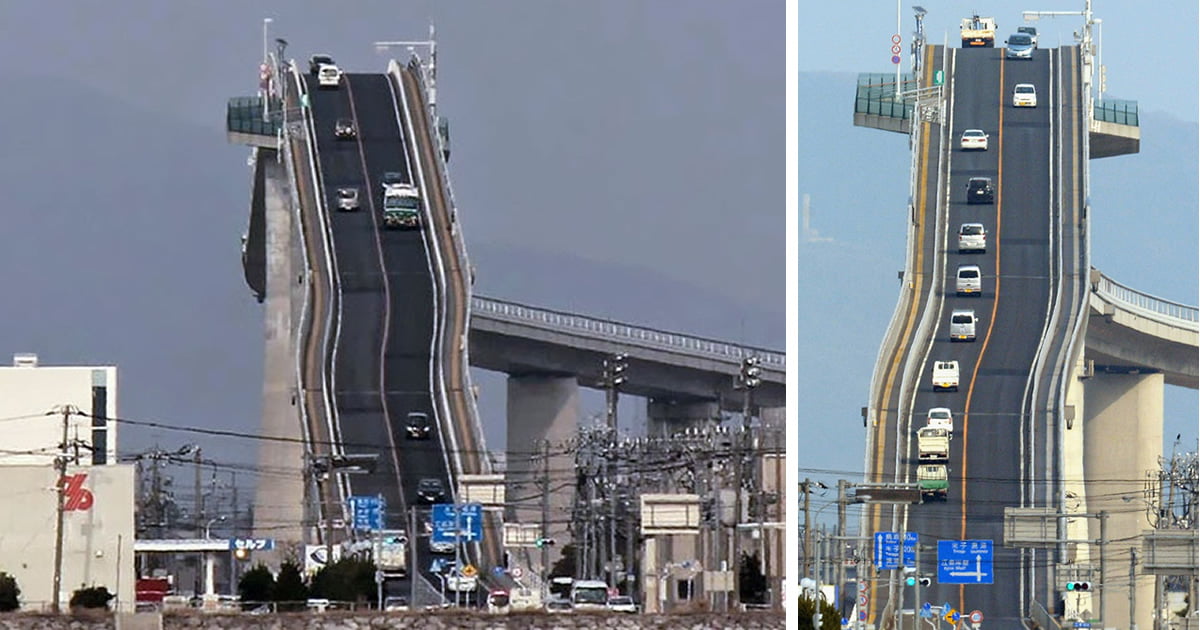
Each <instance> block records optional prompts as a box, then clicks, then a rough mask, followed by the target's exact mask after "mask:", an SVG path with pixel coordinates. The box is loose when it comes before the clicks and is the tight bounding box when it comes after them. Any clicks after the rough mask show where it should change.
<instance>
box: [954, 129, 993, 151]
mask: <svg viewBox="0 0 1200 630" xmlns="http://www.w3.org/2000/svg"><path fill="white" fill-rule="evenodd" d="M959 147H960V148H961V149H962V150H964V151H967V150H970V149H979V150H980V151H987V149H988V135H987V134H986V133H984V132H983V130H982V129H967V130H966V131H963V133H962V139H961V140H959Z"/></svg>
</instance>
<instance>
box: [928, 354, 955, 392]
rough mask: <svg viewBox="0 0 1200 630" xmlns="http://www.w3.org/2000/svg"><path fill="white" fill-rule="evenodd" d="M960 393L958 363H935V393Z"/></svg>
mask: <svg viewBox="0 0 1200 630" xmlns="http://www.w3.org/2000/svg"><path fill="white" fill-rule="evenodd" d="M944 389H948V390H950V391H955V392H956V391H958V361H934V362H933V391H935V392H936V391H941V390H944Z"/></svg>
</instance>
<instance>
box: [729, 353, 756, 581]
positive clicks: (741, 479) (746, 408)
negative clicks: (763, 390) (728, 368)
mask: <svg viewBox="0 0 1200 630" xmlns="http://www.w3.org/2000/svg"><path fill="white" fill-rule="evenodd" d="M758 364H759V359H758V357H756V356H748V357H746V358H744V359H742V368H741V371H740V372H739V373H738V375H737V382H736V385H735V386H736V388H737V389H741V390H742V430H741V432H739V434H738V436H737V442H736V443H737V449H736V451H737V452H736V454H735V463H734V468H733V471H734V478H735V481H734V491H735V492H736V493H737V494H736V495H735V496H736V499H737V508H736V513H735V514H734V517H733V584H734V591H735V593H736V595H737V598H738V599H737V601H738V602H739V603H740V602H741V596H742V593H741V588H742V579H741V574H742V537H741V534H740V532H739V531H738V527H737V526H738V525H739V524H740V523H741V522H742V503H743V498H742V495H743V491H744V486H745V485H746V479H745V475H746V473H745V464H746V439H747V438H748V436H749V433H750V394H751V392H752V391H753V390H754V388H755V387H758V385H759V384H760V383H761V382H762V379H761V378H760V376H759V375H760V374H761V373H762V369H761V368H759V367H758Z"/></svg>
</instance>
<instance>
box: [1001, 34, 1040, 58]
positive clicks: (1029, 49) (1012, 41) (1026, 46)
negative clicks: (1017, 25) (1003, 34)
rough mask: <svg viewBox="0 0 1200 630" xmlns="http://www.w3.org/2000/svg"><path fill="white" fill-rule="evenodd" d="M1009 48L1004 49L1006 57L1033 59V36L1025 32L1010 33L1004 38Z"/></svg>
mask: <svg viewBox="0 0 1200 630" xmlns="http://www.w3.org/2000/svg"><path fill="white" fill-rule="evenodd" d="M1004 43H1005V44H1007V45H1008V48H1007V49H1006V50H1005V51H1004V58H1005V59H1031V60H1032V59H1033V50H1034V48H1035V46H1034V45H1033V38H1032V37H1030V36H1029V35H1027V34H1025V33H1016V34H1014V35H1009V36H1008V39H1006V40H1004Z"/></svg>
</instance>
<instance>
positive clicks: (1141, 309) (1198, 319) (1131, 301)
mask: <svg viewBox="0 0 1200 630" xmlns="http://www.w3.org/2000/svg"><path fill="white" fill-rule="evenodd" d="M1095 291H1096V294H1097V295H1099V296H1100V297H1101V298H1103V299H1107V300H1109V301H1112V302H1118V303H1120V304H1122V305H1123V306H1125V307H1127V308H1129V310H1132V311H1135V312H1137V313H1140V314H1142V315H1145V316H1147V317H1149V318H1150V319H1154V320H1157V321H1161V322H1163V323H1166V324H1170V325H1173V326H1178V327H1180V328H1187V329H1189V330H1200V308H1197V307H1195V306H1188V305H1187V304H1180V303H1179V302H1172V301H1171V300H1165V299H1163V298H1160V297H1157V296H1154V295H1150V294H1149V293H1146V292H1144V291H1138V290H1137V289H1134V288H1132V287H1128V286H1125V285H1123V284H1121V283H1120V282H1117V281H1116V280H1113V279H1112V278H1109V277H1108V276H1106V275H1104V274H1103V273H1100V279H1099V281H1097V282H1096V283H1095Z"/></svg>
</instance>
